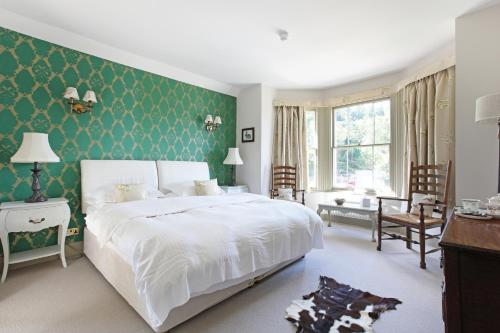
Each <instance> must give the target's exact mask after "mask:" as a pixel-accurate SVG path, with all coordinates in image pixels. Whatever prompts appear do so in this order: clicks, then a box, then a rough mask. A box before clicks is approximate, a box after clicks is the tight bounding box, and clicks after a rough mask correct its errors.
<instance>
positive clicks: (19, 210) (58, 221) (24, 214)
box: [0, 198, 70, 283]
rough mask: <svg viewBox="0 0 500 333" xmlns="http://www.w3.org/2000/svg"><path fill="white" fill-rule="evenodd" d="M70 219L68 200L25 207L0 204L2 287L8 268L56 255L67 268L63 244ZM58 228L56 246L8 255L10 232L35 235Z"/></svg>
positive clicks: (20, 204) (22, 205)
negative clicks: (38, 232) (19, 263)
mask: <svg viewBox="0 0 500 333" xmlns="http://www.w3.org/2000/svg"><path fill="white" fill-rule="evenodd" d="M69 218H70V211H69V206H68V200H66V199H65V198H53V199H48V200H47V201H45V202H36V203H25V202H24V201H13V202H3V203H1V204H0V240H1V241H2V248H3V256H4V258H3V273H2V280H1V282H2V283H3V282H4V281H5V278H6V277H7V270H8V268H9V264H15V263H18V262H23V261H28V260H33V259H38V258H43V257H48V256H51V255H54V254H59V255H60V257H61V262H62V265H63V267H65V268H66V258H65V256H64V240H65V238H66V231H67V229H68V223H69ZM57 226H59V236H58V240H57V245H52V246H47V247H43V248H39V249H34V250H29V251H23V252H18V253H13V254H12V255H11V254H10V251H9V232H36V231H40V230H42V229H45V228H49V227H57Z"/></svg>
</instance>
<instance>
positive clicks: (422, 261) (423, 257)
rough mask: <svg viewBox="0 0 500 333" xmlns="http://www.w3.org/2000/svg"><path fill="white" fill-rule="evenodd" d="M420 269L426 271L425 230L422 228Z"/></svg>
mask: <svg viewBox="0 0 500 333" xmlns="http://www.w3.org/2000/svg"><path fill="white" fill-rule="evenodd" d="M419 236H420V239H419V241H420V268H422V269H425V267H426V265H425V228H424V227H423V226H420V235H419Z"/></svg>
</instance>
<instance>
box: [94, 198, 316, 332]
mask: <svg viewBox="0 0 500 333" xmlns="http://www.w3.org/2000/svg"><path fill="white" fill-rule="evenodd" d="M86 220H87V227H88V228H89V229H90V231H92V232H93V233H94V234H95V235H96V236H97V237H98V240H99V243H100V245H101V246H103V245H104V244H106V243H107V242H111V243H112V244H113V245H114V247H115V248H116V249H117V250H118V252H119V253H120V255H121V256H123V257H124V258H125V260H127V261H128V262H129V263H130V265H131V266H132V270H133V272H134V274H135V284H136V287H137V290H138V293H139V295H140V297H141V298H142V300H143V302H144V304H145V307H146V310H147V314H148V316H149V319H150V323H151V325H152V326H153V328H155V327H159V326H160V325H161V324H162V323H163V322H164V321H165V320H166V318H167V316H168V314H169V312H170V311H171V310H172V309H173V308H175V307H177V306H180V305H182V304H184V303H186V302H187V301H188V300H189V298H190V297H191V295H193V294H199V293H201V292H203V291H205V290H207V289H209V288H210V287H211V286H213V285H215V284H217V283H221V282H224V281H229V280H232V279H237V278H240V277H242V276H244V275H246V274H249V273H252V272H255V271H257V270H259V269H263V268H270V267H272V266H275V265H277V264H279V263H282V262H284V261H286V260H290V259H293V258H295V257H298V256H300V255H303V254H304V253H307V252H309V251H310V250H311V249H312V248H322V247H323V240H322V228H323V224H322V222H321V219H320V218H319V217H318V216H317V215H316V214H315V213H314V211H312V210H311V209H309V208H307V207H304V206H302V205H300V204H297V203H293V202H286V201H281V200H271V199H269V198H266V197H264V196H260V195H255V194H248V193H245V194H232V195H219V196H203V197H200V196H195V197H175V198H166V199H150V200H145V201H134V202H126V203H119V204H108V205H105V206H104V207H101V208H99V209H92V210H90V212H89V213H88V215H87V218H86Z"/></svg>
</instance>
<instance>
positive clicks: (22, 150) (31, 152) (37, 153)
mask: <svg viewBox="0 0 500 333" xmlns="http://www.w3.org/2000/svg"><path fill="white" fill-rule="evenodd" d="M10 161H11V163H34V162H41V163H52V162H59V161H60V160H59V157H58V156H57V155H56V154H55V153H54V152H53V151H52V148H50V145H49V135H48V134H45V133H24V134H23V142H22V143H21V147H19V149H18V150H17V152H16V153H15V154H14V155H13V156H12V157H11V158H10Z"/></svg>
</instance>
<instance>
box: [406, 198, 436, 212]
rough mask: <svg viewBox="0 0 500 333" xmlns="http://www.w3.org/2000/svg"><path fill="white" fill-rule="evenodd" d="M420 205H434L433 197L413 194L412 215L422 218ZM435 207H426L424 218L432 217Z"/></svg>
mask: <svg viewBox="0 0 500 333" xmlns="http://www.w3.org/2000/svg"><path fill="white" fill-rule="evenodd" d="M420 203H430V204H432V203H434V199H433V197H432V196H431V195H427V194H423V193H413V196H412V202H411V210H410V214H414V215H419V216H420V205H419V204H420ZM433 209H434V206H424V216H427V217H431V216H432V211H433Z"/></svg>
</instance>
